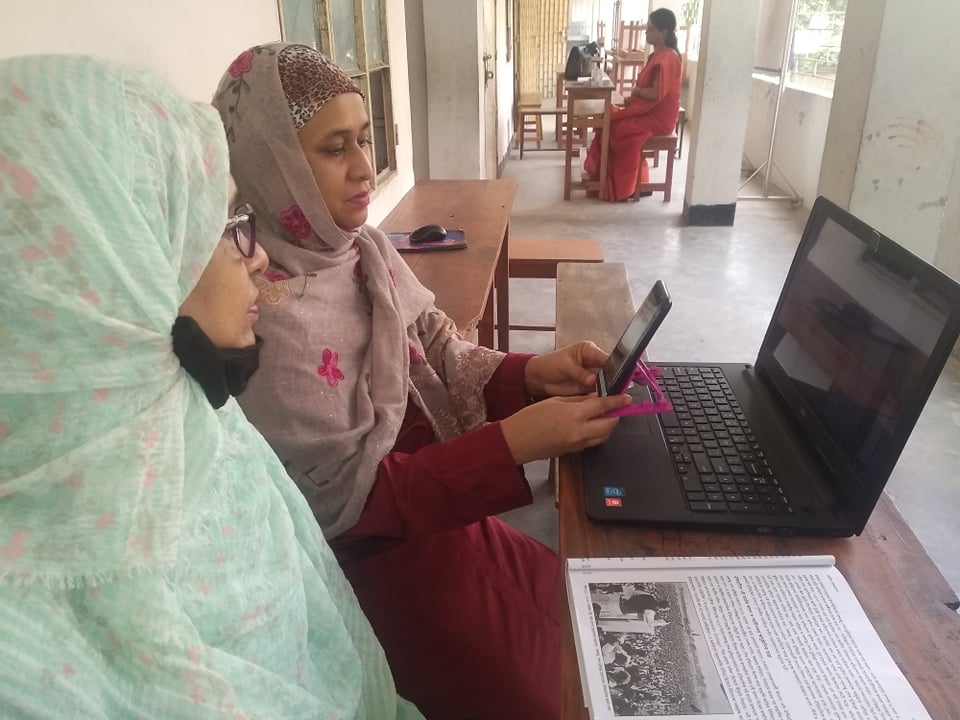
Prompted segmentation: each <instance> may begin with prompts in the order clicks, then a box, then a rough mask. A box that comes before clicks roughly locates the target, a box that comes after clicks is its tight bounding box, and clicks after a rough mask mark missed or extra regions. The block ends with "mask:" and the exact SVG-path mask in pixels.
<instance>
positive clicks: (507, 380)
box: [483, 353, 533, 420]
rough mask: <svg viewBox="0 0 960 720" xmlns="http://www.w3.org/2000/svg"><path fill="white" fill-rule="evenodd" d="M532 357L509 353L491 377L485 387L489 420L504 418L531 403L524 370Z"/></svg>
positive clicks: (484, 394) (484, 396) (484, 393)
mask: <svg viewBox="0 0 960 720" xmlns="http://www.w3.org/2000/svg"><path fill="white" fill-rule="evenodd" d="M532 357H533V355H525V354H522V353H509V354H508V355H507V356H506V357H505V358H504V359H503V361H502V362H501V363H500V366H499V367H498V368H497V370H496V372H495V373H493V375H492V376H491V377H490V381H489V382H488V383H487V384H486V387H484V388H483V399H484V400H485V401H486V403H487V419H488V420H503V418H507V417H510V416H511V415H513V414H514V413H515V412H517V410H522V409H523V408H525V407H526V406H527V405H528V404H529V400H528V398H529V397H530V395H529V393H528V392H527V385H526V383H525V382H524V372H525V371H526V369H527V363H528V362H529V361H530V358H532Z"/></svg>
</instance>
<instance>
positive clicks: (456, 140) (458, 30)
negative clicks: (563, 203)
mask: <svg viewBox="0 0 960 720" xmlns="http://www.w3.org/2000/svg"><path fill="white" fill-rule="evenodd" d="M394 1H395V2H400V1H401V0H394ZM482 13H483V7H482V4H481V3H479V2H477V0H424V1H423V24H424V28H423V31H424V43H425V46H426V52H427V63H426V88H427V116H428V122H429V138H428V146H429V153H430V177H431V178H434V179H473V178H482V177H483V176H484V172H485V167H484V165H485V163H484V157H483V147H484V136H483V128H482V126H481V124H480V122H481V118H482V117H483V80H482V78H481V75H482V73H483V65H482V63H481V62H480V55H481V54H482V52H483V51H482V49H481V44H480V39H481V30H482V28H483V24H482V22H483V18H482Z"/></svg>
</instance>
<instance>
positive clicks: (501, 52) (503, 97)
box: [493, 0, 517, 163]
mask: <svg viewBox="0 0 960 720" xmlns="http://www.w3.org/2000/svg"><path fill="white" fill-rule="evenodd" d="M512 1H513V0H497V51H496V53H495V54H496V58H497V69H496V75H495V76H494V79H493V82H495V83H496V84H497V91H496V92H497V162H498V163H499V162H501V161H502V160H503V158H504V157H506V155H507V153H509V152H510V142H511V140H512V139H513V138H512V133H513V99H514V98H513V73H514V68H515V67H516V65H515V64H514V57H513V55H511V56H510V62H507V42H508V39H507V3H508V2H512ZM513 23H514V25H516V23H517V19H516V17H514V19H513ZM510 32H516V27H511V28H510Z"/></svg>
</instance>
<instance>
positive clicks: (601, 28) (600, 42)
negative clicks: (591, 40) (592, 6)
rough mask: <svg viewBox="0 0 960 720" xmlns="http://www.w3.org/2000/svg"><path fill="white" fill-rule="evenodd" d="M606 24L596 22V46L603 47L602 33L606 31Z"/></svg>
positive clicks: (600, 21) (604, 39)
mask: <svg viewBox="0 0 960 720" xmlns="http://www.w3.org/2000/svg"><path fill="white" fill-rule="evenodd" d="M606 27H607V24H606V23H605V22H603V20H597V45H599V46H600V47H603V46H604V44H605V43H606V38H605V37H604V35H603V31H604V30H605V29H606Z"/></svg>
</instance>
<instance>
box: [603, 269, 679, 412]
mask: <svg viewBox="0 0 960 720" xmlns="http://www.w3.org/2000/svg"><path fill="white" fill-rule="evenodd" d="M672 305H673V302H672V301H671V300H670V293H668V292H667V288H666V286H665V285H664V284H663V282H662V281H661V280H657V282H656V283H654V285H653V288H651V290H650V292H649V293H648V294H647V297H646V298H645V299H644V301H643V302H642V303H641V304H640V307H639V308H637V312H636V313H634V316H633V318H632V319H631V320H630V323H629V324H628V325H627V329H626V330H624V331H623V335H621V336H620V339H619V340H618V341H617V344H616V347H614V348H613V351H612V352H611V353H610V357H609V358H608V359H607V362H606V364H605V365H604V366H603V369H601V370H600V372H599V374H598V375H597V393H598V394H599V395H600V396H601V397H602V396H605V395H619V394H620V393H622V392H623V391H624V390H626V389H627V386H628V385H629V384H630V378H631V377H632V376H633V370H634V368H635V367H636V364H637V360H639V359H640V356H641V355H642V354H643V351H644V350H646V349H647V345H649V344H650V340H651V339H652V338H653V335H654V333H656V331H657V328H659V327H660V324H661V323H662V322H663V319H664V318H665V317H666V316H667V313H668V312H669V311H670V308H671V307H672Z"/></svg>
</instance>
